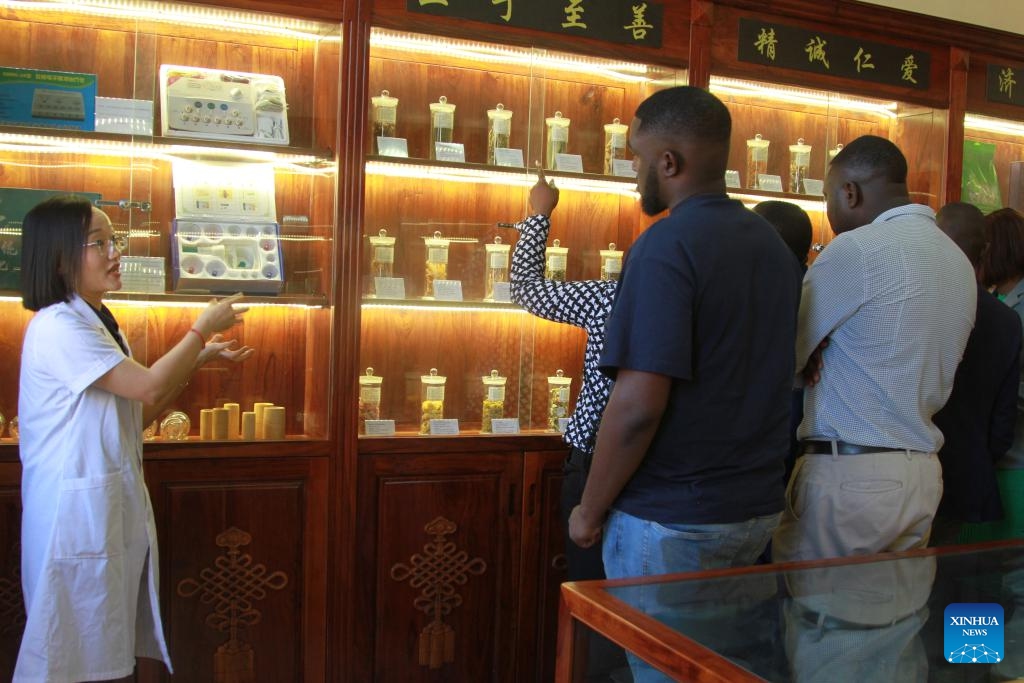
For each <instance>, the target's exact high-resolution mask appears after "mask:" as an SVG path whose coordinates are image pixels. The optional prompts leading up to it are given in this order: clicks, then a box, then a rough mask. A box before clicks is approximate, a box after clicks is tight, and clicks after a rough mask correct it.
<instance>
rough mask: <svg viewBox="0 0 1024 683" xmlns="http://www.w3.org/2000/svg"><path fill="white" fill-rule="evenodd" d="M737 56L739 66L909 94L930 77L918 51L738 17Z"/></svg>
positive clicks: (925, 84)
mask: <svg viewBox="0 0 1024 683" xmlns="http://www.w3.org/2000/svg"><path fill="white" fill-rule="evenodd" d="M738 53H739V54H738V55H737V56H738V57H739V60H740V61H741V62H753V63H755V64H763V65H766V66H773V67H780V68H784V69H797V70H799V71H810V72H813V73H823V74H829V75H832V76H842V77H843V78H852V79H854V80H858V81H870V82H872V83H884V84H886V85H896V86H902V87H905V88H912V89H914V90H927V89H928V84H929V75H930V73H931V55H929V54H928V52H926V51H924V50H920V49H912V48H904V47H900V46H898V45H889V44H886V43H875V42H871V41H866V40H860V39H858V38H852V37H850V36H842V35H837V34H834V33H825V32H822V31H817V30H814V29H809V28H802V27H798V26H786V25H785V24H778V23H775V22H771V21H761V20H759V19H748V18H743V19H740V26H739V47H738Z"/></svg>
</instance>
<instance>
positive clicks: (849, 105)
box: [709, 76, 899, 118]
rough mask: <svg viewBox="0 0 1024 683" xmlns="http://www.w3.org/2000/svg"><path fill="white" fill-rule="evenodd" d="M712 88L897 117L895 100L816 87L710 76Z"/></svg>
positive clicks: (751, 95) (720, 91) (745, 95)
mask: <svg viewBox="0 0 1024 683" xmlns="http://www.w3.org/2000/svg"><path fill="white" fill-rule="evenodd" d="M709 89H710V90H711V92H713V93H717V94H723V95H735V96H739V97H762V98H767V99H770V100H776V101H780V102H790V103H792V104H809V105H816V106H819V107H838V108H842V109H849V110H852V111H863V112H868V113H873V114H878V115H880V116H885V117H887V118H896V110H897V108H898V106H899V105H897V103H896V102H885V101H883V100H869V99H862V98H858V97H845V96H842V95H838V96H837V95H833V94H830V93H825V92H818V91H816V90H805V89H803V88H790V87H786V86H781V85H764V84H761V83H753V82H750V81H741V80H738V79H735V78H722V77H719V76H712V77H711V87H710V88H709Z"/></svg>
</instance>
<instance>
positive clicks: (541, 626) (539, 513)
mask: <svg viewBox="0 0 1024 683" xmlns="http://www.w3.org/2000/svg"><path fill="white" fill-rule="evenodd" d="M567 454H568V451H567V450H558V451H542V452H532V453H529V452H528V453H526V454H525V457H524V460H523V548H522V554H521V558H522V582H521V583H520V586H521V588H520V591H519V608H520V611H519V614H520V625H521V629H522V630H521V631H520V639H519V653H520V654H519V662H520V666H519V678H518V680H519V681H520V683H529V682H531V681H532V682H533V683H547V682H548V681H553V680H554V677H555V645H556V642H557V632H558V600H559V591H560V586H561V585H562V583H563V582H565V581H566V580H568V572H567V564H566V557H565V543H566V538H567V537H566V529H565V528H563V525H562V516H561V493H562V480H563V479H564V478H565V475H564V473H563V471H562V468H563V465H564V464H565V459H566V456H567Z"/></svg>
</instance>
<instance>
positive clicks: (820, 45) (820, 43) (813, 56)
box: [804, 36, 831, 69]
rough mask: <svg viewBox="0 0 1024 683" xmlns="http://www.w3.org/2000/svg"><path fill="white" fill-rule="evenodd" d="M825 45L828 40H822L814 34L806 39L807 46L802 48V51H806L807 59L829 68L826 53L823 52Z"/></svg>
mask: <svg viewBox="0 0 1024 683" xmlns="http://www.w3.org/2000/svg"><path fill="white" fill-rule="evenodd" d="M826 45H828V41H825V40H822V39H821V36H814V37H813V38H811V39H810V40H809V41H807V47H805V48H804V52H806V53H807V61H809V62H821V63H822V64H824V65H825V68H826V69H828V68H831V67H829V65H828V55H826V54H825V46H826Z"/></svg>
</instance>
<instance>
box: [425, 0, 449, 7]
mask: <svg viewBox="0 0 1024 683" xmlns="http://www.w3.org/2000/svg"><path fill="white" fill-rule="evenodd" d="M424 5H444V6H445V7H447V6H448V0H420V7H423V6H424Z"/></svg>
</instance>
